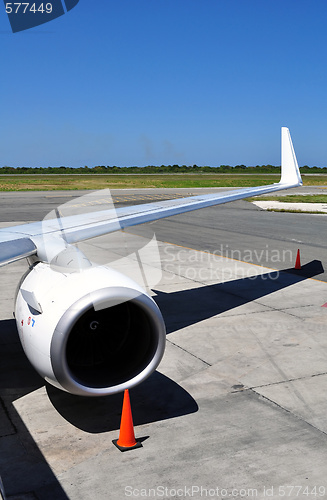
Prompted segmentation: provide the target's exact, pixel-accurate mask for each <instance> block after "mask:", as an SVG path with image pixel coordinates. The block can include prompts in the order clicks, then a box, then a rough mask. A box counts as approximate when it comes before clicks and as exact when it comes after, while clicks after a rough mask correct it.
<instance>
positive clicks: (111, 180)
mask: <svg viewBox="0 0 327 500" xmlns="http://www.w3.org/2000/svg"><path fill="white" fill-rule="evenodd" d="M275 182H278V177H277V176H276V175H269V174H267V175H266V174H249V175H246V174H242V175H238V174H231V175H219V174H215V175H211V174H207V175H203V174H185V175H171V174H170V175H164V174H155V175H146V174H142V175H96V174H94V175H92V174H90V175H83V176H81V175H66V174H63V175H28V176H25V175H21V176H17V175H6V176H0V191H50V190H71V189H95V190H96V189H105V188H110V189H131V188H135V189H142V188H197V187H226V188H229V187H251V186H261V185H264V184H273V183H275ZM303 184H304V185H305V186H324V185H326V186H327V175H304V176H303Z"/></svg>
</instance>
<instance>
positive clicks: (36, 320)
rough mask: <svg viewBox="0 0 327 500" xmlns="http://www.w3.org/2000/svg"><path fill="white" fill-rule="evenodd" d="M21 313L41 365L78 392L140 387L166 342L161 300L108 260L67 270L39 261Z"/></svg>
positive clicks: (23, 335)
mask: <svg viewBox="0 0 327 500" xmlns="http://www.w3.org/2000/svg"><path fill="white" fill-rule="evenodd" d="M15 317H16V322H17V327H18V332H19V336H20V339H21V342H22V346H23V348H24V351H25V353H26V355H27V357H28V359H29V360H30V362H31V363H32V365H33V366H34V368H35V369H36V370H37V371H38V372H39V374H40V375H41V376H42V377H43V378H44V379H45V380H47V381H48V382H50V383H51V384H52V385H54V386H56V387H58V388H60V389H63V390H65V391H67V392H70V393H73V394H78V395H85V396H102V395H108V394H114V393H116V392H120V391H123V390H124V389H127V388H130V387H133V386H134V385H137V384H138V383H140V382H142V381H143V380H144V379H145V378H146V377H148V376H149V375H150V374H151V373H152V372H153V371H154V370H155V369H156V367H157V366H158V364H159V362H160V360H161V358H162V356H163V353H164V349H165V326H164V321H163V318H162V315H161V312H160V310H159V308H158V306H157V305H156V303H155V302H154V300H153V299H152V298H151V297H150V296H149V295H147V294H146V293H145V292H144V290H142V289H141V288H140V287H139V286H138V285H137V284H136V283H135V282H134V281H132V280H130V279H129V278H127V277H126V276H124V275H122V274H121V273H119V272H117V271H115V270H112V269H109V268H107V267H100V266H92V265H91V266H90V267H87V268H86V269H83V270H81V271H80V272H67V273H66V272H58V271H57V270H56V269H55V268H53V266H51V265H50V264H48V263H43V262H38V263H37V264H36V265H34V266H33V267H32V268H31V269H30V270H29V272H28V273H27V274H26V275H25V276H24V277H23V279H22V281H21V283H20V286H19V289H18V292H17V298H16V308H15Z"/></svg>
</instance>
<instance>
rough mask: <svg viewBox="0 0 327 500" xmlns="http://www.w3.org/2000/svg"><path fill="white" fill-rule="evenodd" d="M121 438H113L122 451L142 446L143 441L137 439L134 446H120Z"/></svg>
mask: <svg viewBox="0 0 327 500" xmlns="http://www.w3.org/2000/svg"><path fill="white" fill-rule="evenodd" d="M118 441H119V439H113V441H112V442H113V444H114V445H115V446H116V448H118V450H120V451H128V450H135V449H136V448H142V443H140V442H139V441H136V444H134V446H120V445H119V444H118Z"/></svg>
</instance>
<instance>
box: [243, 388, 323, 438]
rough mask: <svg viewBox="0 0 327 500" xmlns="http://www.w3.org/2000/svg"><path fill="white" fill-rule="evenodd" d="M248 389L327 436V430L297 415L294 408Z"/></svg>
mask: <svg viewBox="0 0 327 500" xmlns="http://www.w3.org/2000/svg"><path fill="white" fill-rule="evenodd" d="M247 390H249V391H251V392H253V393H254V394H256V395H257V396H259V397H260V398H262V399H265V400H266V401H269V403H271V404H273V405H274V406H277V408H279V409H281V410H283V411H285V412H286V413H288V414H289V415H291V416H292V417H293V418H296V419H297V420H300V421H301V422H304V423H305V424H306V425H308V426H309V427H312V428H313V429H314V430H315V431H318V432H319V433H321V434H324V435H325V436H327V432H326V431H323V430H322V429H320V428H319V427H317V426H315V425H313V424H312V423H311V422H308V421H307V420H306V419H305V418H302V417H301V416H300V415H297V414H296V413H293V411H292V410H288V409H287V408H285V407H284V406H282V405H280V404H278V403H276V401H274V400H273V399H270V398H268V397H267V396H264V395H263V394H260V392H256V391H255V390H254V389H251V388H250V389H247ZM244 392H245V391H244Z"/></svg>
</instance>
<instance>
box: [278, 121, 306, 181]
mask: <svg viewBox="0 0 327 500" xmlns="http://www.w3.org/2000/svg"><path fill="white" fill-rule="evenodd" d="M280 184H289V185H290V186H302V179H301V174H300V170H299V166H298V164H297V160H296V156H295V152H294V148H293V144H292V139H291V135H290V131H289V130H288V128H287V127H282V176H281V179H280Z"/></svg>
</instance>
